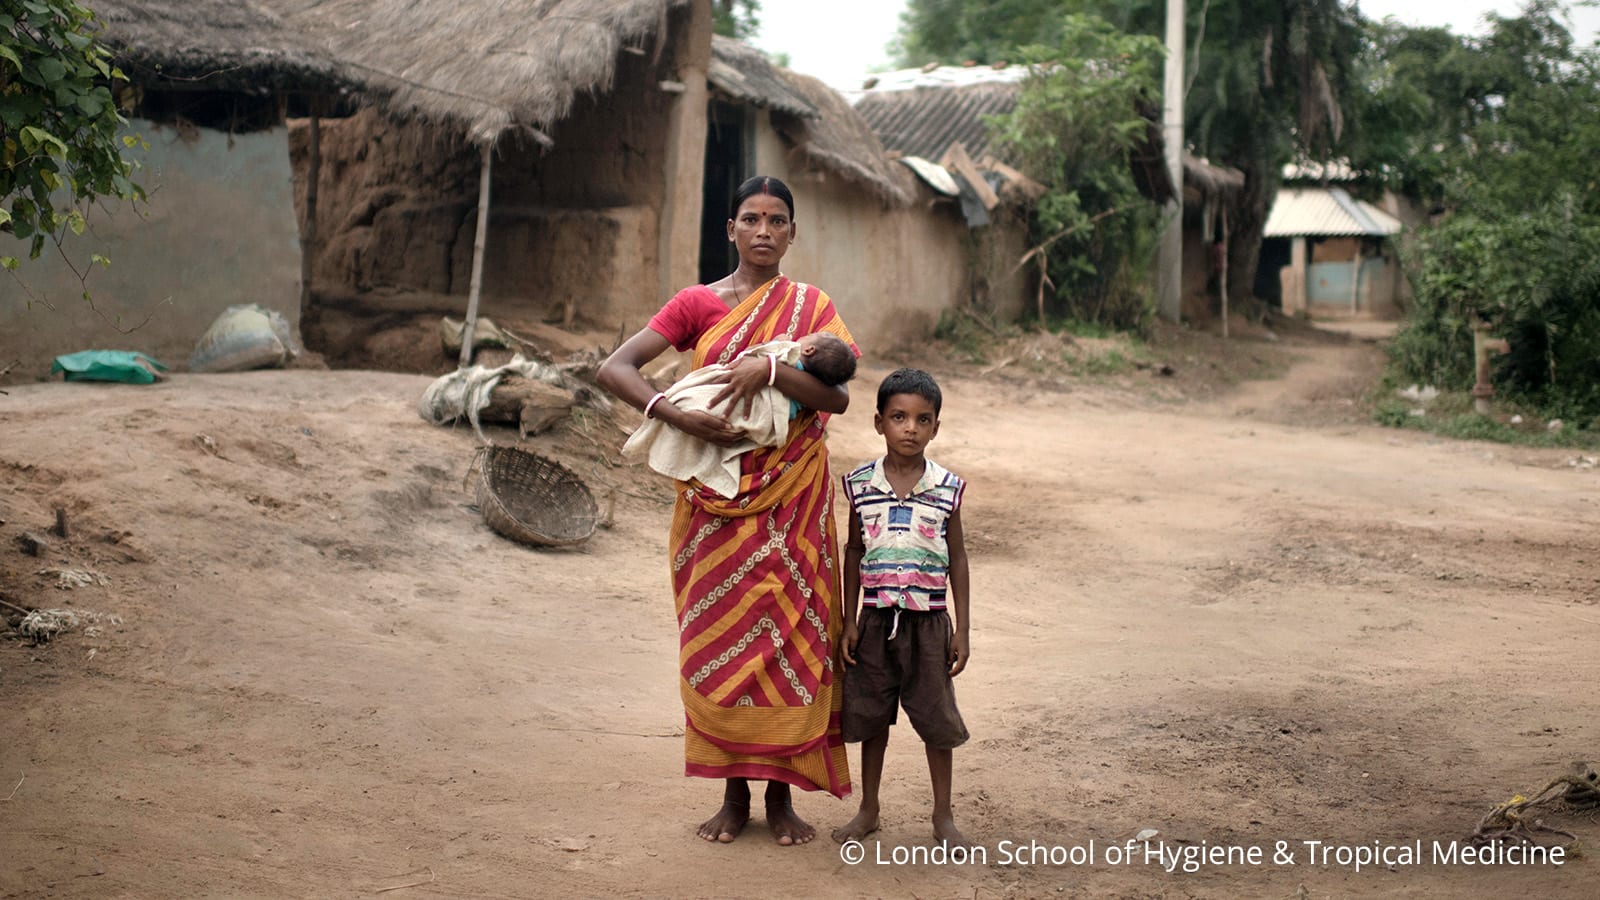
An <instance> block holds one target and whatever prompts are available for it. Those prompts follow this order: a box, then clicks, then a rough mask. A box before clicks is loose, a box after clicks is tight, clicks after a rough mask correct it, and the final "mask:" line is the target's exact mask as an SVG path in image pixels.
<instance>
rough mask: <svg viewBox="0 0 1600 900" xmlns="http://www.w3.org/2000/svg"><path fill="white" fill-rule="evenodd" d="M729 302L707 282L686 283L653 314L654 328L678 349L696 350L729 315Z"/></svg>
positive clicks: (652, 329) (652, 324)
mask: <svg viewBox="0 0 1600 900" xmlns="http://www.w3.org/2000/svg"><path fill="white" fill-rule="evenodd" d="M728 312H729V310H728V304H726V303H724V302H722V298H721V297H719V296H717V292H716V291H713V290H712V289H711V288H708V287H706V286H705V285H703V284H697V285H694V286H693V287H686V288H684V289H683V290H681V291H679V292H678V293H676V294H674V295H673V297H672V299H671V300H668V301H667V305H665V306H663V307H661V311H660V312H658V313H656V314H655V315H654V316H652V317H651V318H650V330H651V331H654V332H655V333H656V334H659V335H661V336H662V337H664V338H666V339H667V343H669V344H671V345H672V347H673V349H675V350H692V349H694V345H695V344H696V343H698V342H699V340H700V336H701V335H703V334H705V333H706V331H708V330H709V329H710V328H711V327H712V326H713V325H715V324H717V323H718V322H720V321H722V320H723V318H724V317H725V316H727V315H728Z"/></svg>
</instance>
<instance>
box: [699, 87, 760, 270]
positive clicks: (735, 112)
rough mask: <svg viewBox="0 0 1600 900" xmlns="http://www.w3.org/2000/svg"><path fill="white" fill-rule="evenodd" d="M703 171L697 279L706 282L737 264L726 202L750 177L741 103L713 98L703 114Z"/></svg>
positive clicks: (746, 126)
mask: <svg viewBox="0 0 1600 900" xmlns="http://www.w3.org/2000/svg"><path fill="white" fill-rule="evenodd" d="M706 119H707V122H706V173H705V187H704V189H703V190H704V192H703V195H702V197H701V200H702V203H701V207H700V283H701V284H709V283H711V282H713V281H716V280H717V279H719V278H721V277H722V276H724V275H726V274H728V273H729V272H732V271H733V269H734V266H736V265H738V261H739V260H738V256H737V254H735V253H734V249H733V244H731V243H729V242H728V205H729V204H731V203H732V202H733V193H734V191H736V190H738V188H739V182H741V181H743V180H744V179H745V178H747V177H749V176H748V174H747V173H746V163H747V161H748V160H749V159H750V158H751V156H752V152H751V146H750V144H751V135H750V133H749V132H750V129H749V119H748V117H747V116H746V115H745V111H744V110H743V109H741V108H740V107H737V106H734V105H732V104H729V103H722V102H717V101H714V102H712V104H711V108H710V109H709V110H708V115H707V116H706Z"/></svg>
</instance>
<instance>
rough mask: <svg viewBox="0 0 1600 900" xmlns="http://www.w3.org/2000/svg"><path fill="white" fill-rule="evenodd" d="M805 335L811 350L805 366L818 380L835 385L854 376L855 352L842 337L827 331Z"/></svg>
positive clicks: (830, 385) (831, 385)
mask: <svg viewBox="0 0 1600 900" xmlns="http://www.w3.org/2000/svg"><path fill="white" fill-rule="evenodd" d="M807 337H809V338H810V339H811V347H812V350H811V355H810V356H808V357H806V360H805V367H806V371H807V372H810V373H811V374H812V375H814V376H816V379H817V380H818V381H820V382H822V383H823V384H825V385H828V386H829V387H835V386H837V385H841V384H844V383H845V382H847V381H849V380H850V379H852V378H854V377H856V354H855V351H854V350H851V349H850V345H849V344H847V343H845V342H844V338H841V337H839V336H838V335H836V334H833V333H832V332H828V331H816V332H812V333H811V334H810V335H807Z"/></svg>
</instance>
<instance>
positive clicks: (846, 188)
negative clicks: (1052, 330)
mask: <svg viewBox="0 0 1600 900" xmlns="http://www.w3.org/2000/svg"><path fill="white" fill-rule="evenodd" d="M755 143H756V154H755V166H754V171H757V172H761V173H770V174H773V175H777V176H778V177H780V178H782V179H783V180H784V181H786V182H787V183H788V184H789V185H790V187H791V188H792V189H793V191H794V194H795V206H796V209H795V222H796V224H797V225H798V227H799V240H798V241H797V242H796V243H795V245H794V246H793V247H792V248H790V250H789V253H788V255H787V256H786V257H785V258H784V261H783V270H784V273H785V274H787V275H789V276H790V277H792V278H795V279H797V280H799V281H805V282H810V283H815V284H817V285H820V286H821V287H822V288H823V289H824V290H826V291H827V292H828V295H829V296H830V297H832V298H833V300H834V303H835V304H836V305H837V306H838V308H839V314H840V315H841V316H842V317H843V318H844V320H845V323H846V324H847V325H848V326H849V327H850V331H851V333H852V334H854V335H855V337H856V341H857V342H858V343H859V344H860V345H861V347H862V349H863V351H865V352H868V353H871V352H874V351H882V350H888V349H895V348H900V347H905V346H908V345H912V344H915V343H916V342H917V341H919V340H921V339H924V338H926V337H928V336H929V335H931V334H932V333H933V330H934V327H935V326H936V325H937V324H938V322H939V318H940V316H941V315H943V314H945V313H946V312H947V311H949V310H953V309H955V308H956V307H958V306H961V305H965V304H967V303H968V302H970V297H971V296H972V294H973V291H974V285H973V276H974V274H976V275H977V276H978V278H979V287H978V293H979V298H980V304H987V306H988V307H989V308H990V309H991V310H992V311H993V313H994V314H995V315H996V316H997V317H999V318H1001V319H1007V318H1015V316H1016V315H1018V314H1019V313H1020V312H1021V311H1022V310H1023V309H1024V308H1025V307H1024V300H1023V298H1024V297H1025V296H1026V293H1027V276H1026V273H1022V274H1013V273H1011V272H1010V265H1009V264H1007V263H1006V260H1007V259H1010V260H1011V261H1012V262H1014V261H1015V258H1016V256H1019V255H1021V252H1022V251H1021V250H1020V249H1017V248H1019V247H1021V244H1022V241H1023V238H1022V237H1021V236H1020V235H1019V234H1018V233H1017V231H1016V229H1015V228H1014V227H1010V226H1008V225H1007V224H1005V221H1004V220H1003V219H1002V220H1000V222H999V224H996V225H993V226H989V227H988V228H986V229H979V230H978V231H976V232H974V231H972V230H970V229H968V228H967V226H966V223H965V222H964V221H963V220H962V218H961V214H960V212H959V211H958V210H956V209H955V208H954V207H953V206H952V205H950V204H939V205H937V206H934V207H932V208H930V203H932V202H933V197H934V195H933V192H932V191H931V190H929V189H928V188H927V187H926V186H924V185H922V184H921V183H920V182H916V181H915V180H914V179H910V178H908V179H907V180H906V185H907V186H908V187H911V188H913V189H914V190H915V191H916V200H915V201H914V202H913V203H912V204H911V205H910V206H909V207H904V208H899V209H885V208H884V206H883V204H882V203H881V202H879V201H878V199H877V198H876V197H874V196H873V195H872V194H871V193H869V192H867V191H865V190H863V189H862V188H861V187H859V186H857V185H854V184H850V183H848V182H845V181H843V180H841V179H840V178H838V177H837V176H835V175H831V174H819V173H815V172H808V171H798V170H796V169H795V168H794V167H793V165H792V164H791V161H790V156H789V153H788V148H787V147H786V146H785V145H784V143H783V141H782V139H781V138H779V137H778V136H777V134H776V133H775V132H773V131H772V129H771V128H770V126H769V124H768V121H767V119H766V117H765V116H764V115H763V116H758V117H757V123H756V142H755ZM1012 251H1015V252H1014V253H1013V252H1012Z"/></svg>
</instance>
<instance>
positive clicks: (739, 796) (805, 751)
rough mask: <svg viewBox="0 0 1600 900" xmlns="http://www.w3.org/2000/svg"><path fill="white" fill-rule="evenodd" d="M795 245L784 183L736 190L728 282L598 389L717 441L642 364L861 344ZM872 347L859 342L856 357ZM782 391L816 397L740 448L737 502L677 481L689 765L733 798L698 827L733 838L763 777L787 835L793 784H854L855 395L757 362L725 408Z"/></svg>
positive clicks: (727, 394) (699, 296)
mask: <svg viewBox="0 0 1600 900" xmlns="http://www.w3.org/2000/svg"><path fill="white" fill-rule="evenodd" d="M794 239H795V223H794V198H793V196H792V195H791V194H790V193H789V189H788V187H786V186H785V185H784V183H783V182H781V181H779V180H778V179H776V178H769V177H761V176H758V177H756V178H752V179H750V180H748V181H746V182H745V183H744V184H742V185H740V186H739V190H738V191H737V192H736V193H735V194H734V198H733V208H732V211H731V218H729V220H728V240H729V241H731V242H732V243H733V245H734V247H735V248H736V249H737V251H738V253H739V266H738V268H737V269H735V270H734V272H733V274H731V275H729V276H728V277H726V278H724V279H722V280H721V281H717V282H715V283H713V284H709V285H696V286H694V287H690V288H685V289H684V290H682V291H680V292H679V293H678V294H677V296H675V297H673V298H672V300H671V301H669V302H668V303H667V304H666V306H664V307H662V309H661V311H660V312H659V313H657V314H656V315H655V317H654V318H652V319H651V320H650V324H649V327H647V328H645V329H644V330H642V331H640V332H639V333H638V334H636V335H634V336H633V337H631V338H629V339H628V341H627V342H626V343H624V344H623V345H622V346H621V347H618V348H617V350H616V352H615V353H613V354H611V357H610V358H609V359H607V360H606V362H605V364H604V365H603V366H601V367H600V373H599V381H600V384H601V385H602V386H604V387H605V388H606V389H607V390H609V391H611V393H613V394H615V395H616V396H617V397H619V398H621V399H622V400H624V401H626V402H628V403H632V404H633V405H634V406H636V407H638V408H639V409H641V410H644V412H645V415H647V416H650V417H652V418H656V419H660V420H661V421H663V422H664V423H666V424H667V425H670V426H672V427H673V428H677V429H679V430H681V431H684V432H686V433H688V434H690V435H693V436H695V437H698V438H702V439H704V440H707V441H711V442H713V443H716V444H720V445H722V446H729V445H731V444H733V443H735V442H737V441H738V440H739V439H740V437H741V436H742V432H741V431H739V430H738V429H735V428H733V427H732V426H730V425H729V424H728V423H727V422H726V421H725V420H724V419H722V418H720V417H718V416H716V415H713V414H711V413H706V412H689V411H685V410H681V409H679V408H677V407H676V406H673V405H672V404H671V403H670V402H668V401H666V400H665V398H664V397H663V395H661V394H657V393H656V392H655V388H654V387H652V386H651V385H650V383H649V382H647V381H645V379H644V376H642V375H641V374H640V373H639V369H640V367H641V366H644V365H646V364H648V363H649V362H650V361H651V360H653V359H655V358H656V357H657V356H659V355H661V354H662V353H663V352H665V351H666V349H667V348H668V347H676V348H677V349H679V350H689V349H691V348H692V349H693V350H694V366H695V368H699V367H701V366H704V365H708V364H710V363H728V362H730V361H732V360H733V359H734V358H735V357H736V356H737V355H738V353H739V352H740V351H741V350H743V349H745V348H747V347H751V346H753V345H755V344H759V343H762V342H765V341H770V340H777V339H797V338H800V337H802V336H804V335H806V334H811V333H814V332H817V331H828V332H832V333H834V334H837V335H838V336H840V337H842V338H843V339H844V340H845V341H847V342H849V343H850V346H851V349H852V350H855V342H854V340H853V339H852V338H851V337H850V332H849V331H848V330H847V329H846V328H845V327H844V323H843V322H842V321H840V320H839V317H838V315H837V314H836V313H835V312H834V309H833V303H832V301H830V300H829V299H828V296H827V295H826V294H824V293H823V292H822V291H820V290H818V289H817V288H816V287H813V286H810V285H804V284H798V283H796V282H793V281H790V280H789V279H788V278H786V277H784V276H783V274H782V273H781V272H779V270H778V264H779V263H780V262H781V261H782V259H783V255H784V253H785V252H787V251H788V249H789V245H790V244H791V243H792V242H793V241H794ZM856 352H857V354H858V355H859V352H860V351H859V350H857V351H856ZM769 384H774V385H775V386H776V387H777V388H778V389H779V390H780V391H782V392H783V393H784V394H786V395H787V396H788V397H789V398H790V399H792V400H795V401H796V402H798V403H799V404H800V406H802V407H804V410H803V412H802V413H801V414H800V415H798V416H796V417H795V418H794V420H793V421H792V422H791V423H790V426H789V433H788V437H787V439H786V440H785V441H784V442H783V443H782V444H780V445H779V446H777V447H775V448H757V449H755V450H752V451H750V452H748V453H746V454H745V455H744V457H743V458H742V460H743V465H742V467H741V469H740V479H739V491H738V493H737V494H736V495H735V496H734V497H733V498H731V499H728V498H724V497H721V496H719V495H718V494H716V493H715V492H713V491H710V490H708V489H706V488H704V487H703V486H702V485H700V484H699V482H694V481H691V482H679V483H678V490H677V507H676V509H675V510H674V512H673V517H672V532H671V535H670V537H669V545H670V549H671V554H672V555H671V560H670V561H671V564H672V590H673V595H674V600H675V603H676V608H677V613H678V628H679V651H678V665H679V671H680V677H679V689H680V693H681V694H682V695H683V703H684V713H685V719H686V726H685V728H684V732H685V737H684V745H685V747H684V754H685V760H686V761H685V766H684V769H685V773H686V774H688V775H694V776H699V777H703V778H723V779H726V780H727V785H726V788H725V790H724V793H723V802H722V807H721V808H720V809H719V810H717V813H716V815H714V816H712V817H711V818H710V819H707V820H706V821H705V822H704V823H702V824H701V825H700V828H699V834H700V837H702V838H704V839H706V840H708V841H721V842H723V843H727V842H729V841H732V840H733V839H734V838H735V837H737V836H738V835H739V832H740V830H741V829H743V828H744V825H745V823H746V822H747V821H748V820H749V818H750V786H749V782H748V779H751V778H755V779H765V780H766V782H767V788H766V797H765V800H766V814H767V825H768V827H769V828H771V829H772V833H773V836H774V837H775V838H776V840H777V842H778V843H779V844H782V845H785V846H787V845H790V844H803V843H806V842H807V841H809V840H811V839H812V838H813V837H815V836H816V832H815V830H814V829H813V828H812V827H811V826H810V825H808V824H807V823H806V822H805V821H803V820H802V819H801V818H800V817H799V816H798V815H796V814H795V811H794V807H793V805H792V802H791V799H790V786H791V785H793V786H797V787H799V788H801V789H803V790H825V791H827V792H828V793H831V794H833V795H834V796H837V797H844V796H845V795H847V794H849V793H850V773H849V769H848V767H847V765H846V763H845V753H844V743H843V741H842V740H841V738H840V735H839V703H840V699H841V693H840V692H839V691H838V690H836V687H837V680H836V672H837V671H838V670H837V654H836V648H837V646H838V637H839V630H840V618H839V562H838V557H837V553H836V546H837V543H836V532H835V530H834V521H833V480H832V477H831V476H830V474H829V471H828V450H827V446H826V444H825V443H824V442H823V427H824V425H825V424H826V421H827V417H828V415H829V414H838V413H842V412H844V411H845V408H846V407H847V406H848V405H849V403H850V394H849V392H848V391H847V390H846V389H845V387H844V386H843V385H839V386H836V387H830V386H827V385H824V384H823V383H822V382H820V381H818V380H817V379H816V378H813V377H812V376H811V375H808V374H806V373H805V372H804V371H801V370H800V369H796V368H791V367H789V366H787V365H782V364H778V365H776V366H772V365H770V364H769V361H768V360H766V359H760V358H746V359H744V360H743V361H740V362H738V363H737V364H735V365H734V366H733V369H732V372H731V373H730V374H729V376H728V382H727V385H726V386H725V387H724V388H723V390H722V391H721V393H720V394H719V395H718V396H717V397H716V398H714V401H713V407H712V408H717V404H720V403H723V402H726V403H727V404H728V409H730V410H732V409H734V408H735V406H734V404H738V403H744V404H746V408H747V409H748V405H749V404H750V402H751V400H752V398H754V397H755V395H756V394H757V393H759V392H760V391H761V390H762V389H763V388H765V387H767V386H768V385H769Z"/></svg>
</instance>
